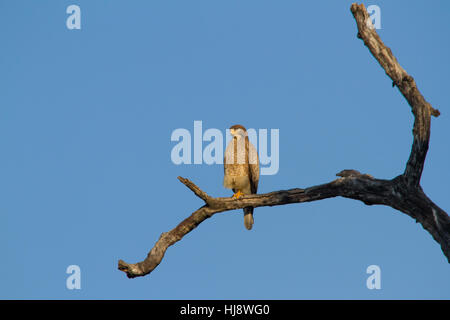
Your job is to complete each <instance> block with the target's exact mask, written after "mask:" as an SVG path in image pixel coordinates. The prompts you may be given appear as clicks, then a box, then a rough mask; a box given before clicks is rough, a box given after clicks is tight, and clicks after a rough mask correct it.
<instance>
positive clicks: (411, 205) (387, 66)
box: [118, 3, 450, 278]
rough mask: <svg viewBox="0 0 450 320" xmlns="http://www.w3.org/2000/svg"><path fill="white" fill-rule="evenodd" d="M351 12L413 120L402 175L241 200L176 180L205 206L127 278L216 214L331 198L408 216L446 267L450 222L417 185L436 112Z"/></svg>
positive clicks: (343, 175) (351, 177)
mask: <svg viewBox="0 0 450 320" xmlns="http://www.w3.org/2000/svg"><path fill="white" fill-rule="evenodd" d="M350 9H351V12H352V14H353V17H354V18H355V20H356V24H357V27H358V34H357V37H358V38H360V39H362V40H363V41H364V44H365V45H366V46H367V48H368V49H369V51H370V52H371V53H372V55H373V56H374V57H375V59H376V60H377V61H378V62H379V64H380V65H381V67H382V68H383V69H384V70H385V72H386V74H387V75H388V76H389V77H390V78H391V79H392V86H396V87H397V88H398V90H399V91H400V92H401V94H402V95H403V96H404V97H405V99H406V100H407V101H408V104H409V105H410V107H411V111H412V113H413V115H414V119H415V120H414V127H413V144H412V148H411V154H410V156H409V159H408V162H407V163H406V168H405V171H404V172H403V173H402V174H400V175H399V176H397V177H395V178H394V179H392V180H384V179H376V178H374V177H372V176H371V175H369V174H361V173H360V172H358V171H356V170H343V171H341V172H340V173H338V174H337V176H339V177H340V178H338V179H336V180H334V181H331V182H328V183H325V184H321V185H317V186H313V187H309V188H305V189H299V188H297V189H290V190H281V191H274V192H270V193H266V194H257V195H248V196H244V197H242V198H240V199H233V198H231V197H230V198H213V197H211V196H209V195H208V194H207V193H206V192H204V191H202V190H201V189H200V188H199V187H197V186H196V185H195V184H194V183H193V182H191V181H189V180H188V179H185V178H182V177H178V179H179V180H180V181H181V182H182V183H183V184H184V185H185V186H186V187H188V188H189V189H190V190H191V191H192V192H194V194H195V195H196V196H197V197H199V198H201V199H202V200H203V201H204V202H205V205H204V206H203V207H201V208H199V209H198V210H197V211H195V212H194V213H192V215H191V216H190V217H188V218H186V219H185V220H184V221H182V222H181V223H180V224H179V225H178V226H177V227H175V228H174V229H172V230H171V231H169V232H164V233H162V234H161V236H160V237H159V239H158V241H157V242H156V244H155V245H154V247H153V248H152V249H151V251H150V252H149V253H148V255H147V257H146V258H145V260H144V261H142V262H138V263H135V264H129V263H126V262H124V261H122V260H119V263H118V268H119V270H121V271H124V272H125V273H126V274H127V276H128V277H129V278H134V277H139V276H144V275H147V274H149V273H150V272H152V271H153V270H154V269H155V268H156V267H157V266H158V265H159V263H160V262H161V260H162V259H163V257H164V254H165V252H166V250H167V248H168V247H169V246H171V245H173V244H174V243H176V242H177V241H179V240H181V239H182V238H183V237H184V236H185V235H186V234H187V233H188V232H190V231H192V230H193V229H195V228H196V227H197V226H198V225H199V224H200V223H202V222H203V221H204V220H206V219H208V218H210V217H212V216H213V215H214V214H216V213H219V212H223V211H229V210H235V209H242V208H244V207H262V206H278V205H284V204H289V203H301V202H310V201H317V200H322V199H327V198H333V197H345V198H350V199H355V200H360V201H362V202H364V203H365V204H366V205H385V206H390V207H392V208H394V209H396V210H399V211H401V212H403V213H405V214H407V215H409V216H410V217H411V218H413V219H415V220H416V222H418V223H420V224H421V225H422V226H423V228H424V229H425V230H427V231H428V232H429V233H430V234H431V236H432V237H433V238H434V240H435V241H436V242H437V243H439V244H440V246H441V248H442V251H443V253H444V255H445V256H446V257H447V259H448V261H449V263H450V217H449V216H448V215H447V213H446V212H445V211H444V210H442V209H441V208H439V207H438V206H437V205H436V204H434V203H433V202H432V201H431V200H430V199H429V198H428V197H427V196H426V194H425V193H424V191H423V190H422V187H421V186H420V178H421V175H422V170H423V166H424V162H425V157H426V155H427V151H428V143H429V139H430V123H431V116H434V117H438V116H439V114H440V113H439V111H438V110H436V109H434V108H433V107H432V106H431V105H430V104H429V103H428V102H427V101H426V100H425V98H424V97H423V96H422V94H421V93H420V92H419V90H418V89H417V85H416V82H415V81H414V79H413V77H411V76H410V75H408V74H407V73H406V71H405V70H404V69H403V68H402V67H401V66H400V64H399V63H398V61H397V59H396V58H395V57H394V55H393V54H392V51H391V49H389V48H388V47H386V46H385V45H384V43H383V42H382V41H381V39H380V37H379V36H378V34H377V32H376V30H375V28H374V27H373V25H372V23H371V21H370V17H369V14H368V12H367V10H366V8H365V7H364V5H363V4H360V5H358V4H356V3H354V4H352V5H351V8H350Z"/></svg>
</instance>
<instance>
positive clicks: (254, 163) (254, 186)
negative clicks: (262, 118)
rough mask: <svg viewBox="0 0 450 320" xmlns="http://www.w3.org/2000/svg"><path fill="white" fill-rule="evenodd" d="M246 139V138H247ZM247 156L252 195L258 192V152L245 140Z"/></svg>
mask: <svg viewBox="0 0 450 320" xmlns="http://www.w3.org/2000/svg"><path fill="white" fill-rule="evenodd" d="M247 139H248V138H247ZM246 149H247V155H248V162H247V163H248V166H249V172H248V173H249V178H250V188H251V191H252V194H254V193H256V192H257V191H258V182H259V158H258V151H257V150H256V148H255V146H254V145H252V144H251V143H250V141H248V140H247V143H246Z"/></svg>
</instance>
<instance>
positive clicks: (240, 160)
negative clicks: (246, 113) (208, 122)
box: [223, 124, 259, 230]
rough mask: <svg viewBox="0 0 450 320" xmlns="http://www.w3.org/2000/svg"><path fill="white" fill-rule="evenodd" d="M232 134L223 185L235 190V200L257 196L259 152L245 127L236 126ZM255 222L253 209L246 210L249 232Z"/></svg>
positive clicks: (227, 150) (226, 151)
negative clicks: (249, 195)
mask: <svg viewBox="0 0 450 320" xmlns="http://www.w3.org/2000/svg"><path fill="white" fill-rule="evenodd" d="M230 133H231V135H232V136H233V139H232V140H231V141H230V143H229V144H228V146H227V148H226V150H225V157H224V180H223V185H224V187H225V188H228V189H232V190H233V192H234V195H233V197H234V198H239V197H241V196H242V195H246V194H255V193H256V192H257V191H258V182H259V158H258V152H257V151H256V148H255V147H254V146H253V145H252V144H251V143H250V141H249V140H248V135H247V130H246V129H245V127H243V126H242V125H239V124H237V125H234V126H232V127H231V128H230ZM253 222H254V220H253V207H246V208H244V225H245V227H246V228H247V229H248V230H251V229H252V226H253Z"/></svg>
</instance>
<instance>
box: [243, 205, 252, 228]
mask: <svg viewBox="0 0 450 320" xmlns="http://www.w3.org/2000/svg"><path fill="white" fill-rule="evenodd" d="M253 222H254V221H253V207H246V208H244V225H245V227H246V228H247V230H252V227H253Z"/></svg>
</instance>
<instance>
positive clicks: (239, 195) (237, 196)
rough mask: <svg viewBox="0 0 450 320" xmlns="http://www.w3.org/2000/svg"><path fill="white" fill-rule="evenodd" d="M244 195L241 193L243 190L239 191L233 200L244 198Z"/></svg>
mask: <svg viewBox="0 0 450 320" xmlns="http://www.w3.org/2000/svg"><path fill="white" fill-rule="evenodd" d="M243 195H244V194H243V193H242V192H241V190H238V192H236V193H235V194H233V198H234V199H236V200H237V199H239V198H242V196H243Z"/></svg>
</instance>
